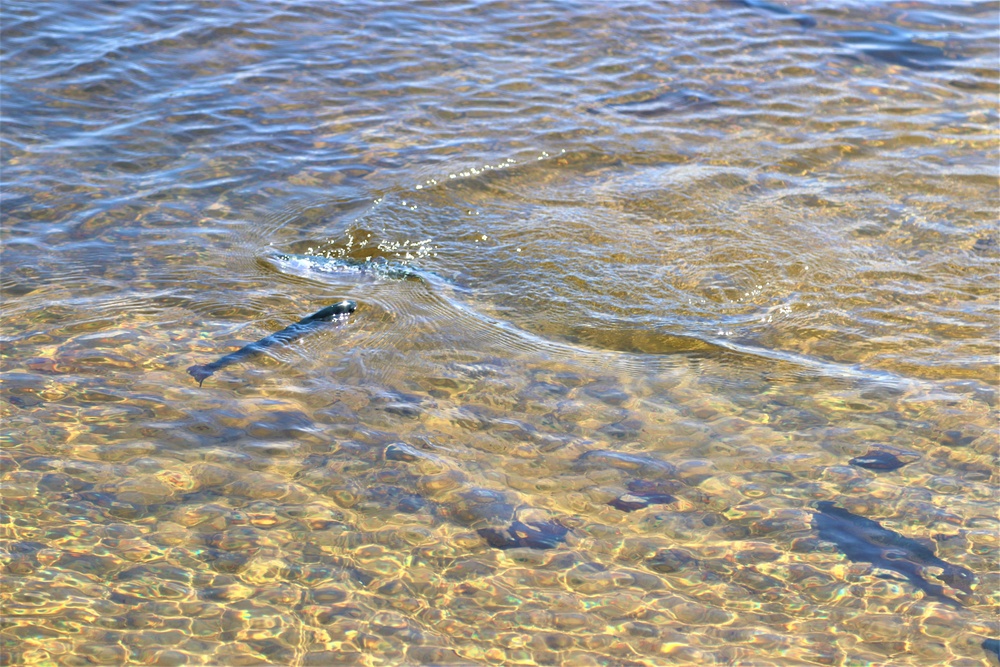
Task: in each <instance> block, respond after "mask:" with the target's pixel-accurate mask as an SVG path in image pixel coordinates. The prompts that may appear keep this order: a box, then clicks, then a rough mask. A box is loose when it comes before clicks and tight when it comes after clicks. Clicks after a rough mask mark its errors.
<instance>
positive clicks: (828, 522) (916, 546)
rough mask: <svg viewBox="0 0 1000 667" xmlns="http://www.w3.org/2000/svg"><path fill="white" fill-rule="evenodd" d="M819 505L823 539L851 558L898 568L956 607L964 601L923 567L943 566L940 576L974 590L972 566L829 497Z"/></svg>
mask: <svg viewBox="0 0 1000 667" xmlns="http://www.w3.org/2000/svg"><path fill="white" fill-rule="evenodd" d="M816 509H817V510H818V511H817V512H814V513H813V517H812V527H813V529H815V530H816V531H817V532H818V533H819V537H820V539H823V540H827V541H829V542H833V543H834V544H836V545H837V548H838V549H840V551H841V552H842V553H843V554H844V555H845V556H847V558H848V560H851V561H854V562H856V563H871V564H872V565H874V566H875V567H877V568H881V569H883V570H891V571H894V572H898V573H899V574H901V575H903V576H904V577H905V578H906V580H907V581H909V582H910V583H911V584H913V585H914V586H915V587H917V588H918V589H920V590H922V591H923V592H924V594H926V595H927V596H928V597H931V598H934V599H936V600H939V601H941V602H944V603H945V604H948V605H951V606H954V607H961V606H962V604H961V603H960V602H959V601H958V600H956V599H954V598H952V597H949V596H948V595H946V594H945V591H944V588H943V587H941V586H939V585H937V584H934V583H931V582H929V581H927V580H926V579H925V578H924V577H923V574H922V568H923V567H937V568H941V570H942V572H941V574H939V575H937V578H938V579H940V580H941V581H943V582H944V583H946V584H948V585H949V586H951V587H952V588H955V589H957V590H961V591H963V592H965V593H969V594H971V593H972V583H974V582H975V580H976V576H975V575H974V574H973V573H972V572H971V571H970V570H968V569H966V568H964V567H960V566H958V565H952V564H951V563H947V562H945V561H943V560H941V559H940V558H938V557H937V556H935V555H934V551H933V550H932V549H930V548H928V547H926V546H924V545H923V544H921V543H920V542H917V541H916V540H913V539H910V538H908V537H904V536H903V535H900V534H899V533H897V532H895V531H892V530H889V529H888V528H883V527H882V526H881V525H880V524H879V523H878V522H877V521H872V520H871V519H866V518H865V517H863V516H858V515H857V514H852V513H851V512H849V511H848V510H846V509H844V508H843V507H837V506H836V505H835V504H834V503H832V502H829V501H822V502H819V503H817V504H816Z"/></svg>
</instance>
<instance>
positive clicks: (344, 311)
mask: <svg viewBox="0 0 1000 667" xmlns="http://www.w3.org/2000/svg"><path fill="white" fill-rule="evenodd" d="M357 309H358V304H357V303H356V302H354V301H351V300H350V299H345V300H343V301H339V302H337V303H335V304H333V305H331V306H327V307H326V308H324V309H323V310H321V311H319V312H318V313H316V314H315V315H313V316H312V317H311V318H310V319H312V320H320V321H322V322H329V321H330V320H332V319H334V318H337V317H343V316H345V315H350V314H351V313H353V312H354V311H355V310H357Z"/></svg>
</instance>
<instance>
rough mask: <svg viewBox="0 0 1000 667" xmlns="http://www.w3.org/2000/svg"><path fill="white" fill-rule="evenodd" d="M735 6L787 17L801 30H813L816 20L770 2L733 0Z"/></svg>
mask: <svg viewBox="0 0 1000 667" xmlns="http://www.w3.org/2000/svg"><path fill="white" fill-rule="evenodd" d="M734 2H735V3H736V4H737V5H742V6H744V7H749V8H750V9H760V10H761V11H765V12H771V13H772V14H780V15H781V16H787V17H788V18H790V19H792V20H793V21H795V22H796V23H798V24H799V25H800V26H802V27H803V28H813V27H815V26H816V19H814V18H813V17H811V16H808V15H806V14H797V13H795V12H793V11H792V10H791V9H788V8H787V7H782V6H781V5H775V4H773V3H770V2H764V1H763V0H734Z"/></svg>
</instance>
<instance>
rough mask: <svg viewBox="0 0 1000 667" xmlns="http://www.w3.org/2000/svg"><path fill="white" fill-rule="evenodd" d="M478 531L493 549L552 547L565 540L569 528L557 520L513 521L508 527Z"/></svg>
mask: <svg viewBox="0 0 1000 667" xmlns="http://www.w3.org/2000/svg"><path fill="white" fill-rule="evenodd" d="M476 532H478V533H479V534H480V535H481V536H482V537H483V538H485V539H486V542H487V543H488V544H489V545H490V546H491V547H493V548H495V549H514V548H516V547H528V548H530V549H554V548H555V547H556V545H558V544H559V543H560V542H565V541H566V533H568V532H569V529H568V528H567V527H566V526H564V525H562V524H561V523H559V522H557V521H531V522H529V523H523V522H521V521H516V520H515V521H514V522H513V523H512V524H510V528H480V529H479V530H478V531H476Z"/></svg>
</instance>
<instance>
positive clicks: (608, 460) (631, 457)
mask: <svg viewBox="0 0 1000 667" xmlns="http://www.w3.org/2000/svg"><path fill="white" fill-rule="evenodd" d="M576 465H577V466H579V467H582V468H586V469H594V468H615V469H617V470H624V471H627V472H640V473H641V474H644V475H650V476H651V475H661V476H665V477H673V476H674V475H676V474H677V468H676V467H675V466H674V465H673V464H671V463H667V462H666V461H660V460H658V459H654V458H649V457H646V456H639V455H637V454H626V453H624V452H616V451H612V450H609V449H593V450H591V451H589V452H584V453H583V454H580V456H578V457H577V459H576Z"/></svg>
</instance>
